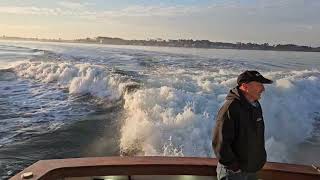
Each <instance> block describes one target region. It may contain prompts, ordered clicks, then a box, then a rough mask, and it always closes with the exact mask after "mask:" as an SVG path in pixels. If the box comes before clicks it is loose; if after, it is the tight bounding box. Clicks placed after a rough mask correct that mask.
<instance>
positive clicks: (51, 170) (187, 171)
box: [11, 156, 320, 180]
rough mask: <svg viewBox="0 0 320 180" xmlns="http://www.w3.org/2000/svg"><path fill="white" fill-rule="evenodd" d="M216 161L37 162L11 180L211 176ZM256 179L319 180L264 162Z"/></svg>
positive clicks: (307, 169)
mask: <svg viewBox="0 0 320 180" xmlns="http://www.w3.org/2000/svg"><path fill="white" fill-rule="evenodd" d="M216 165H217V160H216V159H214V158H191V157H145V156H143V157H97V158H73V159H54V160H41V161H38V162H36V163H35V164H33V165H31V166H29V167H28V168H26V169H24V170H23V171H22V172H20V173H18V174H17V175H15V176H14V177H12V178H11V180H21V179H24V178H22V176H23V175H25V176H29V178H25V179H30V180H43V179H45V180H53V179H54V180H56V179H61V178H66V177H88V176H108V175H110V176H112V175H197V176H215V175H216ZM259 178H261V179H264V180H268V179H272V180H278V179H279V180H280V179H281V180H284V179H290V180H302V179H303V180H320V173H319V172H317V170H315V169H314V168H313V167H312V166H303V165H293V164H283V163H267V164H266V165H265V166H264V168H263V170H261V172H259Z"/></svg>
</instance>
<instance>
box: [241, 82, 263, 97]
mask: <svg viewBox="0 0 320 180" xmlns="http://www.w3.org/2000/svg"><path fill="white" fill-rule="evenodd" d="M245 86H246V93H247V95H248V96H249V97H250V98H251V99H252V100H254V101H256V100H259V99H260V98H261V95H262V93H263V91H264V86H263V84H262V83H260V82H256V81H251V82H249V83H246V84H245Z"/></svg>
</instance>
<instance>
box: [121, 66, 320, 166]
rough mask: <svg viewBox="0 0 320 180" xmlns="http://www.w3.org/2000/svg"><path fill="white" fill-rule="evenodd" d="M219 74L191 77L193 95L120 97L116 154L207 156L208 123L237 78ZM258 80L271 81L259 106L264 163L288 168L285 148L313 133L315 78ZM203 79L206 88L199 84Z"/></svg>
mask: <svg viewBox="0 0 320 180" xmlns="http://www.w3.org/2000/svg"><path fill="white" fill-rule="evenodd" d="M163 72H165V71H163ZM223 72H224V71H219V73H211V74H212V76H213V77H211V78H210V77H209V75H208V74H210V73H208V72H203V74H202V75H203V76H201V77H200V76H198V75H199V74H196V73H195V72H193V74H194V76H196V77H193V78H192V79H193V80H194V82H192V81H191V82H188V83H193V84H194V85H196V86H194V87H197V89H196V91H195V92H192V91H191V92H189V91H187V90H189V88H188V87H187V86H183V88H185V90H183V88H182V89H176V88H173V87H168V86H161V87H159V88H146V89H140V90H138V91H136V92H135V93H132V94H127V95H125V97H124V98H125V106H124V108H125V110H126V113H127V115H126V118H125V119H124V122H123V126H122V130H121V133H122V137H121V141H120V146H121V150H122V151H123V152H132V149H135V150H137V149H138V150H139V151H140V153H139V154H142V155H176V156H211V154H212V148H211V140H212V137H211V132H212V128H213V124H214V117H215V115H216V113H217V110H218V108H219V106H221V103H223V101H224V98H225V96H226V93H227V92H228V90H229V88H232V87H234V86H235V85H236V74H237V73H236V72H235V73H232V74H231V75H230V74H228V73H223ZM185 73H189V72H187V71H185ZM205 73H207V76H206V75H204V74H205ZM224 74H225V75H224ZM262 74H265V75H266V76H267V77H269V78H271V79H273V80H274V81H275V83H274V84H272V85H266V86H265V87H266V92H265V94H264V96H263V99H262V100H261V104H262V106H263V111H264V119H265V124H266V149H267V152H268V160H270V161H278V162H279V161H280V162H290V159H289V158H288V156H289V153H290V151H289V150H290V148H292V147H294V146H296V145H297V144H299V143H301V142H303V141H305V140H306V139H307V138H309V137H310V136H311V133H312V131H313V130H314V127H313V125H312V124H313V121H314V118H315V112H319V107H320V99H319V98H318V97H319V96H320V91H319V89H320V84H319V78H320V73H319V71H318V70H312V71H309V70H305V71H275V72H262ZM162 76H163V77H165V76H166V74H165V73H164V74H163V75H162ZM183 76H184V77H186V76H187V74H184V75H183ZM204 79H205V82H206V81H207V82H206V83H207V84H209V85H208V86H204V85H203V84H201V83H199V81H203V80H204ZM179 80H180V81H184V80H183V79H179V78H178V80H177V81H179ZM173 81H176V80H174V79H173ZM151 82H152V81H151ZM162 82H166V81H162ZM166 83H168V84H171V83H170V82H166ZM180 83H181V82H180Z"/></svg>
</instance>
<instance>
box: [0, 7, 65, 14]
mask: <svg viewBox="0 0 320 180" xmlns="http://www.w3.org/2000/svg"><path fill="white" fill-rule="evenodd" d="M62 12H63V11H62V10H61V9H60V8H54V9H50V8H39V7H34V6H30V7H22V6H2V7H0V13H6V14H17V15H55V16H56V15H60V14H62Z"/></svg>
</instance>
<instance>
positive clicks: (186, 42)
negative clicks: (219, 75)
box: [0, 36, 320, 52]
mask: <svg viewBox="0 0 320 180" xmlns="http://www.w3.org/2000/svg"><path fill="white" fill-rule="evenodd" d="M0 40H12V41H39V42H63V43H84V44H108V45H133V46H157V47H182V48H203V49H235V50H261V51H295V52H320V47H310V46H299V45H295V44H277V45H269V44H268V43H263V44H257V43H241V42H238V43H226V42H211V41H209V40H192V39H178V40H162V39H150V40H125V39H121V38H111V37H101V36H99V37H96V38H85V39H76V40H63V39H38V38H23V37H8V36H1V37H0Z"/></svg>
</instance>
